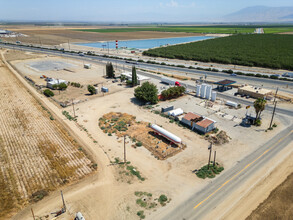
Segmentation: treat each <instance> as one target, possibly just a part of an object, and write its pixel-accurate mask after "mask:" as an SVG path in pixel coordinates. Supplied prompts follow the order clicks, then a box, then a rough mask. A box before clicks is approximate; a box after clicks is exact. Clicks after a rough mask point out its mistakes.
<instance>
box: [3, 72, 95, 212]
mask: <svg viewBox="0 0 293 220" xmlns="http://www.w3.org/2000/svg"><path fill="white" fill-rule="evenodd" d="M0 81H1V87H0V213H1V214H2V213H4V215H6V214H10V213H12V212H13V211H15V210H17V209H19V208H21V207H23V206H24V205H25V204H27V203H28V202H30V201H37V200H38V199H39V198H40V197H42V195H40V192H41V191H42V190H44V191H47V192H49V191H51V190H55V189H57V188H58V187H59V186H61V185H63V184H66V183H68V182H71V181H75V180H78V179H80V178H82V177H83V176H85V175H88V174H90V173H91V172H92V171H93V168H92V161H91V160H89V159H88V158H87V157H86V156H85V154H84V153H83V152H82V151H80V150H79V148H80V146H79V145H78V144H77V143H76V142H75V141H74V138H72V137H71V136H70V135H69V134H68V133H67V131H66V130H65V129H64V128H63V126H62V125H61V124H59V123H58V122H57V121H56V120H51V119H50V114H48V112H47V110H46V109H45V108H44V107H42V106H41V104H40V103H39V102H38V101H37V100H35V99H34V97H32V95H31V94H30V93H29V92H28V91H27V90H26V89H25V87H24V86H23V85H22V84H21V83H20V82H19V81H18V79H16V78H15V76H14V75H13V74H12V73H11V72H10V71H9V70H8V69H7V68H6V67H4V66H0Z"/></svg>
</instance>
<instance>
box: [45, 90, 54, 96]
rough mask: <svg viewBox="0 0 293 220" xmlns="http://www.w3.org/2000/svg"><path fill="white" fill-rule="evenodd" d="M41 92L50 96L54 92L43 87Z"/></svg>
mask: <svg viewBox="0 0 293 220" xmlns="http://www.w3.org/2000/svg"><path fill="white" fill-rule="evenodd" d="M43 93H44V95H45V96H47V97H52V96H54V92H52V91H51V90H50V89H45V90H44V92H43Z"/></svg>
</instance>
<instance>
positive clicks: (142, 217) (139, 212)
mask: <svg viewBox="0 0 293 220" xmlns="http://www.w3.org/2000/svg"><path fill="white" fill-rule="evenodd" d="M136 214H137V215H138V216H139V217H140V219H144V218H145V215H144V211H138V212H137V213H136Z"/></svg>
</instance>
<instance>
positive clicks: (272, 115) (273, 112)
mask: <svg viewBox="0 0 293 220" xmlns="http://www.w3.org/2000/svg"><path fill="white" fill-rule="evenodd" d="M276 107H277V101H275V105H274V110H273V114H272V119H271V123H270V127H269V128H271V127H272V123H273V120H274V116H275V111H276Z"/></svg>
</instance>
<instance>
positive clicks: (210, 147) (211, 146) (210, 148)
mask: <svg viewBox="0 0 293 220" xmlns="http://www.w3.org/2000/svg"><path fill="white" fill-rule="evenodd" d="M212 148H213V144H212V143H211V145H210V146H209V148H208V149H209V150H210V155H209V163H208V170H209V169H210V163H211V155H212Z"/></svg>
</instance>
